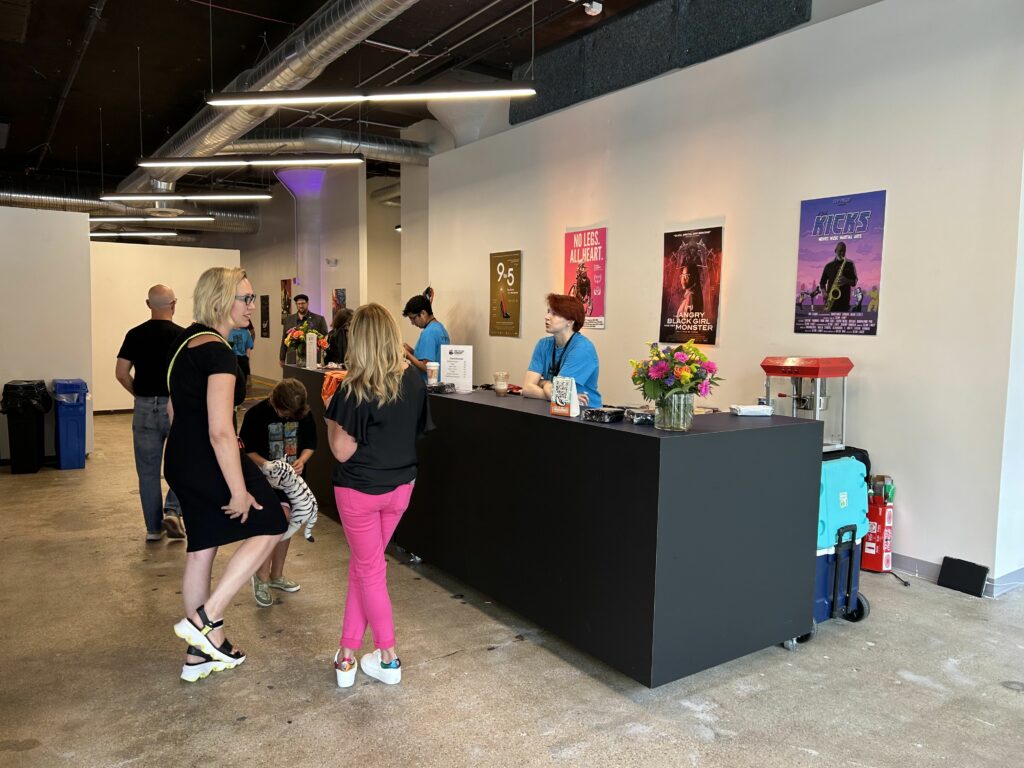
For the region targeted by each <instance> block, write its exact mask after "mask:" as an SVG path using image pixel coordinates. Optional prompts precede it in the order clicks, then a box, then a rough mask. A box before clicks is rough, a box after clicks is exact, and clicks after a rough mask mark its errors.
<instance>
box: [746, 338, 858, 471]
mask: <svg viewBox="0 0 1024 768" xmlns="http://www.w3.org/2000/svg"><path fill="white" fill-rule="evenodd" d="M761 369H762V370H763V371H764V373H765V382H764V404H765V405H770V406H772V408H773V409H774V410H775V413H777V414H779V415H782V416H786V415H789V416H795V417H798V418H803V419H816V420H817V421H821V422H824V424H825V430H824V439H823V445H822V450H823V451H841V450H843V449H844V448H845V447H846V377H847V376H849V374H850V371H851V370H853V363H852V362H851V361H850V358H848V357H766V358H765V359H764V360H762V361H761ZM830 390H831V393H830ZM836 390H838V392H837V391H836Z"/></svg>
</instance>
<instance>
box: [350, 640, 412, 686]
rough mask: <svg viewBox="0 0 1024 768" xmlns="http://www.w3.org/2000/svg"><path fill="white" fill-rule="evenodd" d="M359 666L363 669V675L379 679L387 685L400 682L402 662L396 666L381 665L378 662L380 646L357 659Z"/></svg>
mask: <svg viewBox="0 0 1024 768" xmlns="http://www.w3.org/2000/svg"><path fill="white" fill-rule="evenodd" d="M359 668H360V669H362V670H363V674H364V675H369V676H370V677H372V678H374V679H376V680H380V681H381V682H382V683H386V684H387V685H397V684H398V683H400V682H402V662H401V661H399V662H398V666H396V667H394V668H391V667H382V666H381V662H380V648H378V649H377V650H376V651H374V652H373V653H368V654H366V655H365V656H363V658H361V659H360V660H359Z"/></svg>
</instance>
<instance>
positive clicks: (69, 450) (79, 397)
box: [53, 379, 89, 469]
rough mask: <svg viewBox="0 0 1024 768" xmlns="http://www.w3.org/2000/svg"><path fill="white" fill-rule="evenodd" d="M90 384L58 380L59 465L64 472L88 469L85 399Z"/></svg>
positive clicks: (54, 393) (56, 389)
mask: <svg viewBox="0 0 1024 768" xmlns="http://www.w3.org/2000/svg"><path fill="white" fill-rule="evenodd" d="M88 393H89V387H88V385H87V384H86V383H85V382H84V381H82V379H54V380H53V399H54V401H55V402H56V405H57V410H56V425H55V427H56V436H55V440H54V444H55V446H56V448H57V466H59V467H60V468H61V469H82V468H83V467H85V396H86V395H87V394H88Z"/></svg>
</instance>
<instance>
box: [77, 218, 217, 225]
mask: <svg viewBox="0 0 1024 768" xmlns="http://www.w3.org/2000/svg"><path fill="white" fill-rule="evenodd" d="M149 221H159V222H161V223H166V222H169V221H171V222H181V223H186V222H194V221H216V219H214V218H213V216H90V217H89V223H90V224H135V223H142V222H149Z"/></svg>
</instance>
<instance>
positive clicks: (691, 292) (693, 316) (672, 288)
mask: <svg viewBox="0 0 1024 768" xmlns="http://www.w3.org/2000/svg"><path fill="white" fill-rule="evenodd" d="M722 237H723V228H722V227H704V228H702V229H685V230H682V231H681V232H666V233H665V249H664V254H663V256H664V262H663V265H662V283H661V331H660V333H659V336H658V340H659V341H661V342H665V343H670V344H681V343H684V342H687V341H689V340H690V339H693V340H694V341H695V342H696V343H697V344H715V343H717V341H718V297H719V293H720V292H721V286H722Z"/></svg>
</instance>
